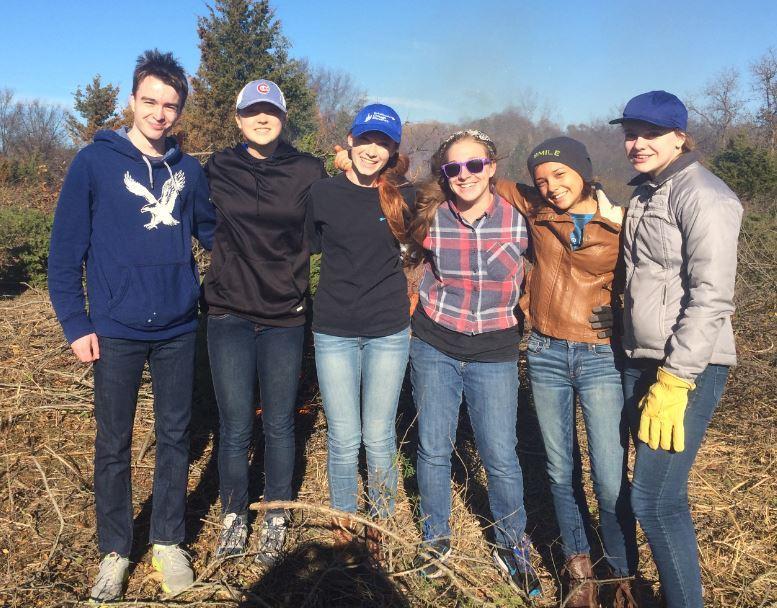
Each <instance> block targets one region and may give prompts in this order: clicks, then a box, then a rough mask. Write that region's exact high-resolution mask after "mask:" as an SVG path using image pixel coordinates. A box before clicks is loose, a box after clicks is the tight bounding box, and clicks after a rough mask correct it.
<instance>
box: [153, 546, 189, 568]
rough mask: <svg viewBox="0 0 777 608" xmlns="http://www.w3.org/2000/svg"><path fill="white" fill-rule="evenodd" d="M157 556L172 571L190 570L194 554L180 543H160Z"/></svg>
mask: <svg viewBox="0 0 777 608" xmlns="http://www.w3.org/2000/svg"><path fill="white" fill-rule="evenodd" d="M157 557H158V558H159V559H160V560H161V561H162V562H163V567H165V568H167V569H169V570H170V571H171V572H180V571H184V570H190V569H191V566H190V565H189V564H191V561H192V556H191V555H189V553H187V552H186V551H184V550H183V549H181V547H179V546H178V545H158V546H157Z"/></svg>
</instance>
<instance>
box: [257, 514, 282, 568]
mask: <svg viewBox="0 0 777 608" xmlns="http://www.w3.org/2000/svg"><path fill="white" fill-rule="evenodd" d="M285 542H286V519H285V518H284V517H283V516H281V515H276V516H275V517H271V518H270V519H265V520H264V522H263V523H262V530H261V532H260V534H259V548H258V553H257V554H256V561H257V562H260V563H262V564H264V565H265V566H272V565H273V564H274V563H275V562H276V561H277V560H278V558H279V557H280V556H281V552H282V551H283V544H284V543H285Z"/></svg>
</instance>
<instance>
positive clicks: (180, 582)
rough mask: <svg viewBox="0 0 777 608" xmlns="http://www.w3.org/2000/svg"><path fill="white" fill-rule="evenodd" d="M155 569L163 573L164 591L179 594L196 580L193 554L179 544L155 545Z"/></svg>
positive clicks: (153, 553)
mask: <svg viewBox="0 0 777 608" xmlns="http://www.w3.org/2000/svg"><path fill="white" fill-rule="evenodd" d="M151 565H152V566H153V567H154V570H156V571H157V572H160V573H161V574H162V591H164V592H165V593H172V594H178V593H180V592H181V591H183V590H184V589H186V588H187V587H189V586H190V585H191V584H192V583H193V582H194V572H192V567H191V556H190V555H189V554H188V553H187V552H186V551H184V550H183V549H181V547H179V546H178V545H154V549H153V552H152V557H151Z"/></svg>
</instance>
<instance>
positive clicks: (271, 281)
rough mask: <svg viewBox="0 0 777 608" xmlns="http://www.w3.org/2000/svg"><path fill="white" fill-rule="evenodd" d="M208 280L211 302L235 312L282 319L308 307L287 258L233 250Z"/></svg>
mask: <svg viewBox="0 0 777 608" xmlns="http://www.w3.org/2000/svg"><path fill="white" fill-rule="evenodd" d="M208 283H209V284H208V288H207V291H206V298H207V300H208V304H210V305H215V306H222V307H224V308H228V309H229V310H233V311H235V312H242V313H245V314H249V315H253V316H258V317H265V318H279V317H288V316H295V315H298V314H301V313H302V312H303V311H304V310H305V306H304V301H303V298H302V290H301V289H300V288H299V287H298V286H297V284H296V282H295V280H294V275H293V273H292V269H291V264H289V262H286V261H284V260H276V261H268V260H254V259H251V258H246V257H243V256H238V255H235V254H234V253H229V254H227V257H226V258H225V260H224V263H223V264H222V266H221V268H219V269H218V271H217V273H216V274H215V275H213V277H212V278H211V277H209V281H208Z"/></svg>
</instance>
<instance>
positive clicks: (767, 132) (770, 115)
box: [750, 47, 777, 151]
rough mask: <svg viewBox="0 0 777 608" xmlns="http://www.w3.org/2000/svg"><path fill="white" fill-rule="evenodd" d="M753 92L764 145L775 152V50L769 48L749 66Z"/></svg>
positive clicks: (776, 80)
mask: <svg viewBox="0 0 777 608" xmlns="http://www.w3.org/2000/svg"><path fill="white" fill-rule="evenodd" d="M750 72H751V74H752V75H753V78H754V82H753V90H754V91H755V92H756V93H757V94H758V96H759V101H760V107H759V108H758V112H757V116H756V120H757V121H758V123H759V124H760V125H761V128H762V129H763V131H764V136H765V137H764V138H765V140H766V145H767V147H768V148H769V150H771V151H775V150H777V49H775V48H774V47H772V48H770V49H769V50H768V51H767V52H766V53H764V55H763V56H762V57H761V58H760V59H758V60H757V61H756V62H755V63H753V64H752V65H751V66H750Z"/></svg>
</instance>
